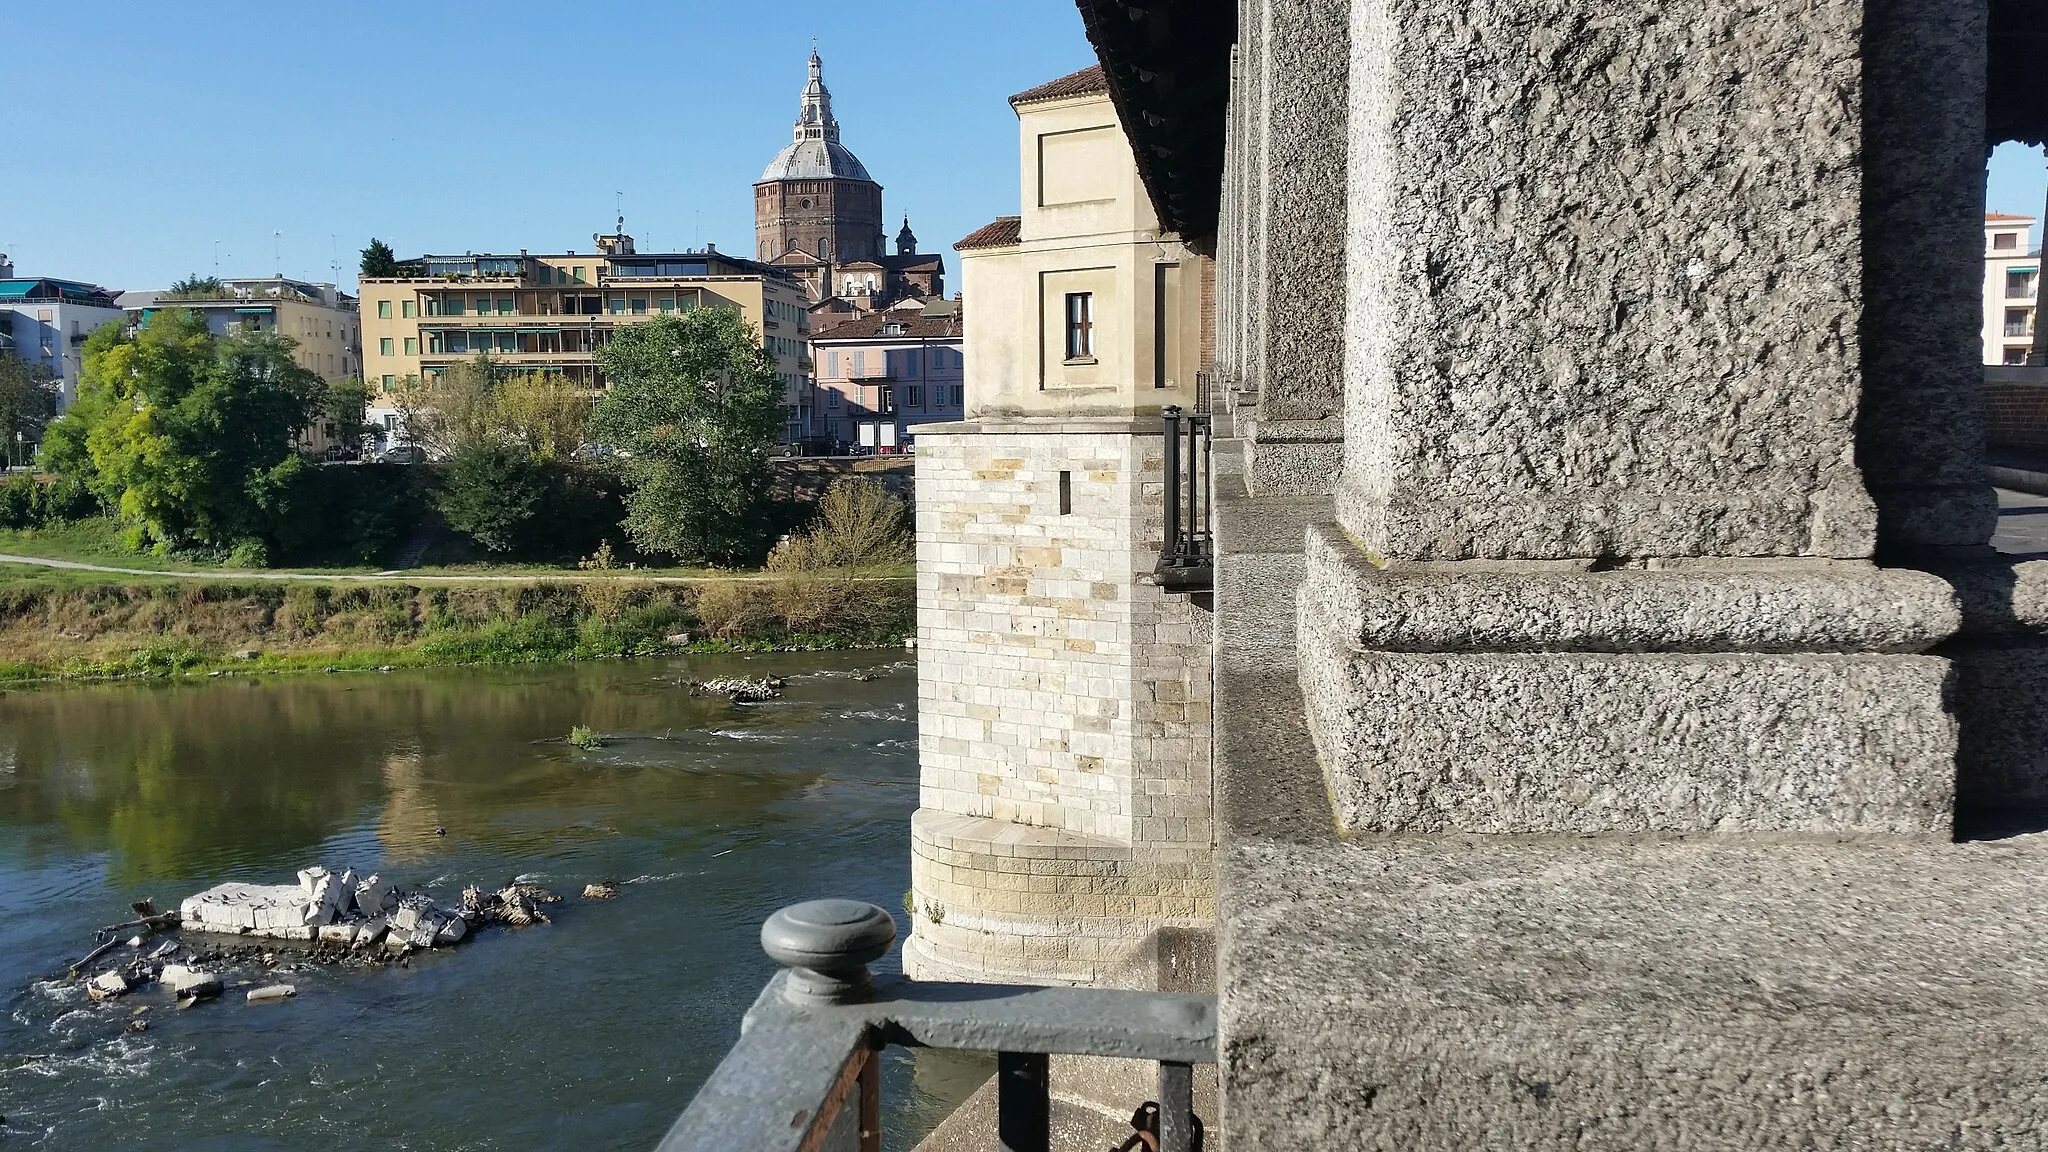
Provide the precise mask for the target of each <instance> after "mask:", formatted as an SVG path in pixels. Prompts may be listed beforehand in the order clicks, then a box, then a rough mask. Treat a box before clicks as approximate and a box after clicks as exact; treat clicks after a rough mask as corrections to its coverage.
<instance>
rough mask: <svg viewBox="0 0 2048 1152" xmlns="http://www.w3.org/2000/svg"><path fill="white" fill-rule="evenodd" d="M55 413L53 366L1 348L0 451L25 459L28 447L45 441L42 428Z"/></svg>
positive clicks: (17, 461) (16, 459)
mask: <svg viewBox="0 0 2048 1152" xmlns="http://www.w3.org/2000/svg"><path fill="white" fill-rule="evenodd" d="M56 414H57V382H56V379H55V377H54V376H53V375H52V374H51V372H50V370H49V369H47V368H45V367H43V366H42V365H40V364H30V363H29V362H28V361H26V360H23V359H22V358H21V357H19V356H16V355H14V354H13V353H11V352H0V455H4V456H5V457H6V458H7V462H8V463H9V464H21V463H25V462H26V461H27V459H28V457H27V454H26V450H27V449H32V448H33V447H34V446H35V445H38V444H41V443H42V441H43V429H44V427H45V426H47V425H48V424H49V423H50V419H51V417H53V416H55V415H56ZM17 445H18V446H19V447H17Z"/></svg>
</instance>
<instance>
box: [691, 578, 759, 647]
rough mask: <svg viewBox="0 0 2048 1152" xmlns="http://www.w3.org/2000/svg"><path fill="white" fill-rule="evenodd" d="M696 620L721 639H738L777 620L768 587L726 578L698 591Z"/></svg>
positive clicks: (752, 633)
mask: <svg viewBox="0 0 2048 1152" xmlns="http://www.w3.org/2000/svg"><path fill="white" fill-rule="evenodd" d="M696 607H697V623H699V624H700V625H702V626H703V628H704V630H705V631H706V632H709V633H710V634H711V635H713V636H716V637H717V638H719V639H720V640H738V639H741V638H743V637H746V636H751V635H755V634H758V633H761V632H764V631H766V630H767V629H768V628H770V627H772V626H773V625H774V623H775V617H776V611H775V604H774V602H773V600H772V599H771V598H770V595H769V593H768V591H767V589H764V588H763V587H761V585H760V584H758V583H756V582H754V581H752V580H726V581H720V582H718V583H716V584H705V585H703V586H701V587H700V588H699V589H698V590H697V605H696Z"/></svg>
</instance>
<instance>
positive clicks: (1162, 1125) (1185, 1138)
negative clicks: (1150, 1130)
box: [1159, 1060, 1195, 1152]
mask: <svg viewBox="0 0 2048 1152" xmlns="http://www.w3.org/2000/svg"><path fill="white" fill-rule="evenodd" d="M1194 1147H1195V1069H1194V1066H1193V1065H1191V1064H1180V1063H1177V1062H1175V1061H1172V1060H1161V1061H1160V1062H1159V1152H1194Z"/></svg>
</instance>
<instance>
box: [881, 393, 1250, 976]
mask: <svg viewBox="0 0 2048 1152" xmlns="http://www.w3.org/2000/svg"><path fill="white" fill-rule="evenodd" d="M958 427H960V428H963V429H970V430H965V431H961V432H950V431H945V430H941V431H937V432H931V431H928V432H926V433H925V434H924V435H923V436H922V437H921V438H920V440H919V445H918V472H917V490H918V500H917V526H918V662H919V675H918V685H919V688H918V712H919V767H920V776H921V788H920V793H919V803H920V806H921V807H920V812H919V814H918V824H917V826H916V830H915V832H914V835H913V844H914V847H913V883H914V901H915V903H916V904H917V905H918V908H919V912H918V914H917V915H916V917H914V919H915V922H916V934H917V937H918V940H917V942H916V946H915V947H914V948H911V949H910V950H909V951H907V952H906V956H907V957H910V958H911V959H909V960H907V963H912V964H914V965H917V964H921V965H924V970H925V971H927V972H933V973H936V972H942V971H943V972H946V973H948V974H951V975H955V976H971V975H972V973H974V972H977V971H979V972H983V973H986V974H987V975H986V976H985V977H984V978H991V979H997V978H1000V979H1025V978H1031V979H1060V980H1071V981H1077V982H1087V981H1089V980H1090V979H1092V974H1093V973H1094V972H1095V971H1096V970H1097V968H1098V966H1099V965H1100V964H1102V963H1106V962H1109V961H1110V960H1112V959H1113V958H1114V956H1115V955H1116V954H1117V953H1118V952H1119V951H1120V950H1121V949H1124V948H1126V947H1127V942H1128V941H1130V940H1135V939H1140V938H1142V937H1144V936H1145V935H1146V934H1147V933H1149V932H1150V931H1152V930H1154V929H1155V928H1156V927H1157V926H1158V925H1160V924H1161V923H1163V922H1166V921H1173V922H1183V921H1185V922H1201V921H1205V920H1206V918H1207V917H1208V916H1209V915H1210V914H1211V911H1212V905H1211V898H1210V896H1209V895H1208V893H1209V892H1210V890H1211V889H1212V888H1213V884H1212V882H1211V881H1210V879H1209V877H1210V867H1209V863H1208V859H1209V853H1210V847H1211V841H1212V825H1211V819H1210V811H1211V800H1210V778H1209V685H1210V676H1209V667H1210V663H1209V645H1208V635H1209V623H1208V620H1207V617H1206V614H1205V613H1203V612H1202V611H1201V610H1199V609H1197V608H1196V607H1194V606H1193V605H1191V604H1190V603H1189V602H1188V600H1187V598H1186V597H1184V596H1175V595H1170V594H1168V593H1166V592H1165V591H1164V590H1162V589H1160V588H1158V587H1157V586H1155V585H1153V584H1152V583H1151V582H1150V581H1149V574H1150V572H1151V569H1152V567H1153V565H1154V564H1155V563H1156V562H1157V560H1158V548H1159V542H1160V539H1161V536H1162V533H1163V525H1162V522H1163V495H1164V493H1163V480H1162V476H1163V471H1162V462H1161V453H1162V443H1161V439H1162V438H1161V436H1160V434H1159V433H1158V432H1157V431H1154V430H1151V429H1150V428H1149V427H1148V422H1138V423H1136V424H1132V423H1129V422H1103V423H1100V424H1096V423H1089V422H1064V423H1037V424H1018V425H1014V426H994V425H990V426H979V425H977V426H966V425H963V426H958ZM975 428H978V429H979V430H978V431H977V430H971V429H975ZM1062 473H1064V474H1065V475H1066V477H1067V480H1066V485H1067V491H1068V496H1069V501H1070V504H1069V509H1070V510H1069V511H1067V512H1065V513H1062V512H1061V510H1060V500H1061V486H1062V485H1061V475H1062ZM935 821H938V822H939V823H934V822H935ZM940 827H943V829H944V834H943V836H941V835H939V833H938V832H936V831H934V829H937V828H940ZM927 905H931V906H934V907H937V908H940V909H942V910H943V911H942V913H941V916H940V918H936V919H935V918H934V917H933V916H931V915H929V914H928V910H927V907H926V906H927Z"/></svg>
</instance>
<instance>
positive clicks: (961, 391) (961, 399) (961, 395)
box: [953, 384, 967, 408]
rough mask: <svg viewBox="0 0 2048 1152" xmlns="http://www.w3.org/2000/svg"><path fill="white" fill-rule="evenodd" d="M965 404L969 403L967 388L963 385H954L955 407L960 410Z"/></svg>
mask: <svg viewBox="0 0 2048 1152" xmlns="http://www.w3.org/2000/svg"><path fill="white" fill-rule="evenodd" d="M965 403H967V389H966V386H965V385H961V384H955V385H953V407H955V408H958V407H960V406H961V405H963V404H965Z"/></svg>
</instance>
